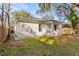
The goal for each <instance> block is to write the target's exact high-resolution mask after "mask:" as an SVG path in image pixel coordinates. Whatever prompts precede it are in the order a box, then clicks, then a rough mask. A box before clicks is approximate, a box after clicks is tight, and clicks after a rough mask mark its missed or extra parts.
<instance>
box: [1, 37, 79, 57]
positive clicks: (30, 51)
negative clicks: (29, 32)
mask: <svg viewBox="0 0 79 59" xmlns="http://www.w3.org/2000/svg"><path fill="white" fill-rule="evenodd" d="M40 39H41V40H42V39H45V41H40ZM51 40H53V43H52V44H50V43H47V42H49V41H51ZM0 55H12V56H15V55H31V56H33V55H38V56H39V55H41V56H46V55H49V56H51V55H52V56H54V55H79V40H78V39H75V40H74V38H73V37H72V36H70V37H58V38H57V37H39V38H38V37H37V38H24V39H23V40H19V41H10V42H8V43H6V44H1V45H0Z"/></svg>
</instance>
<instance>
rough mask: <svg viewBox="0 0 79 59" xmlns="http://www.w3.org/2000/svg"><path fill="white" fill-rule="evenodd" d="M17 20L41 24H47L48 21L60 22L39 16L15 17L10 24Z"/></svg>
mask: <svg viewBox="0 0 79 59" xmlns="http://www.w3.org/2000/svg"><path fill="white" fill-rule="evenodd" d="M17 22H27V23H41V24H48V23H54V24H61V23H62V22H60V21H57V20H48V19H39V18H15V20H14V21H13V23H12V24H14V23H17Z"/></svg>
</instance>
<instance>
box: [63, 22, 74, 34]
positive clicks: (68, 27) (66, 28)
mask: <svg viewBox="0 0 79 59" xmlns="http://www.w3.org/2000/svg"><path fill="white" fill-rule="evenodd" d="M62 34H63V35H67V34H73V28H72V25H70V24H62Z"/></svg>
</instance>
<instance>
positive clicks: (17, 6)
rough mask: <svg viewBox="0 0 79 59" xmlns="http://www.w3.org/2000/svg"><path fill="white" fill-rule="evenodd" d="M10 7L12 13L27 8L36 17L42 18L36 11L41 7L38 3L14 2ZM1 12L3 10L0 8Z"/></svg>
mask: <svg viewBox="0 0 79 59" xmlns="http://www.w3.org/2000/svg"><path fill="white" fill-rule="evenodd" d="M0 6H1V4H0ZM10 9H11V10H10V12H11V14H12V12H13V11H15V10H16V11H20V10H25V11H27V12H29V13H30V14H31V15H32V16H34V17H36V18H41V16H40V15H38V14H37V13H36V11H37V10H38V9H39V6H38V3H12V4H11V6H10ZM0 13H1V10H0Z"/></svg>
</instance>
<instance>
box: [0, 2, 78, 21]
mask: <svg viewBox="0 0 79 59" xmlns="http://www.w3.org/2000/svg"><path fill="white" fill-rule="evenodd" d="M59 5H61V4H59V3H56V4H54V7H53V8H52V10H53V11H52V16H53V17H54V19H55V20H59V17H58V16H57V14H56V7H57V6H59ZM0 8H1V4H0ZM38 9H39V5H38V3H11V6H10V13H11V14H12V12H14V11H15V10H16V11H20V10H25V11H27V12H29V13H30V14H31V15H32V16H33V17H36V18H41V17H42V16H40V15H38V14H37V13H36V11H37V10H38ZM78 12H79V10H78ZM0 13H1V10H0ZM61 17H62V19H63V18H64V16H63V15H62V16H61Z"/></svg>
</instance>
